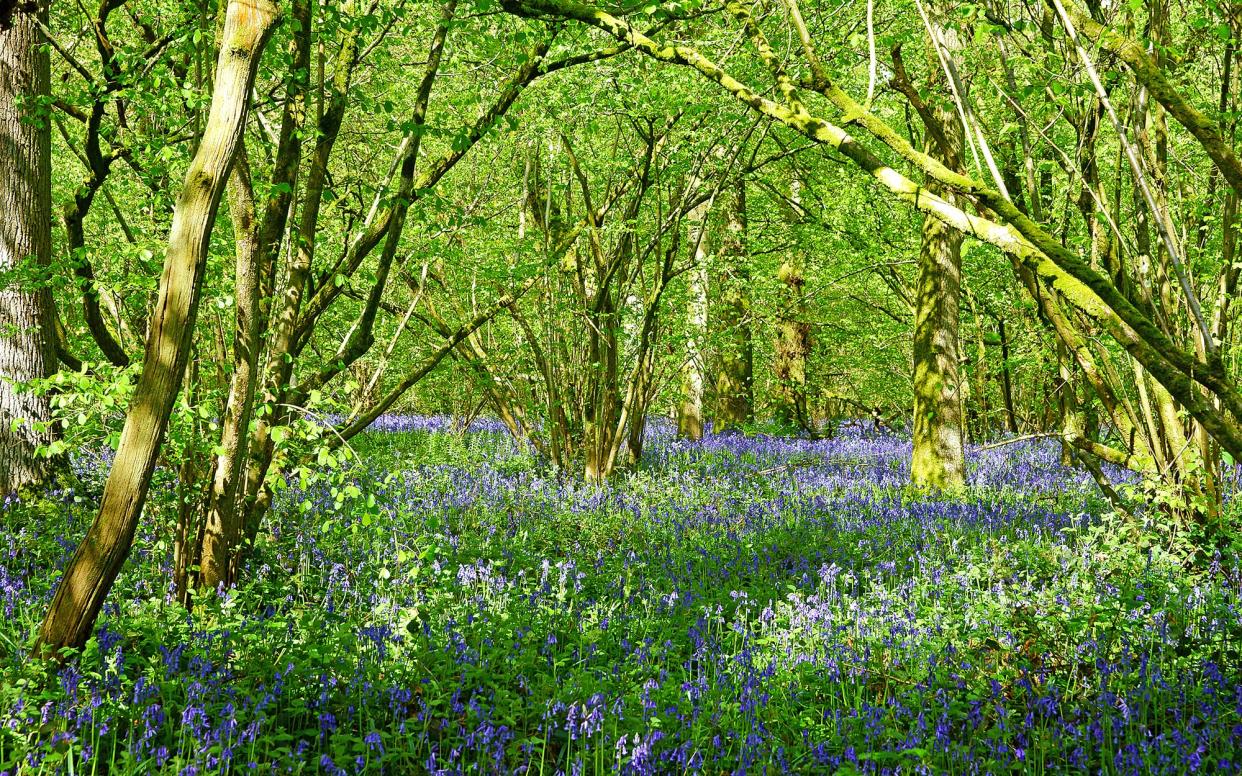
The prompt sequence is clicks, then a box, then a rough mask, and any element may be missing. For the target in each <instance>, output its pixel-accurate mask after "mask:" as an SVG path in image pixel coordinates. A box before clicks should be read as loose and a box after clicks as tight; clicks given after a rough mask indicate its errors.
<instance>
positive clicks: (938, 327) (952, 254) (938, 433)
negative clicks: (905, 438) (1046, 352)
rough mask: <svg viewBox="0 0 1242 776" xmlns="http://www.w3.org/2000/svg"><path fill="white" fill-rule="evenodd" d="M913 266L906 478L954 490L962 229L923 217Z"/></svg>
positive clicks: (961, 477)
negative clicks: (910, 440)
mask: <svg viewBox="0 0 1242 776" xmlns="http://www.w3.org/2000/svg"><path fill="white" fill-rule="evenodd" d="M928 187H929V188H930V189H933V191H934V193H936V194H939V195H941V196H945V197H946V198H947V199H950V200H951V198H952V194H951V193H950V192H948V191H945V190H944V189H943V188H940V187H939V186H937V185H936V184H934V183H929V184H928ZM936 189H939V190H936ZM918 266H919V277H918V288H917V289H916V292H915V302H914V309H915V313H914V456H913V458H912V460H911V465H910V478H911V480H912V481H913V483H914V485H916V486H918V487H925V488H932V489H936V490H954V489H958V488H961V487H962V486H963V485H964V483H965V462H964V459H963V453H962V405H961V402H960V401H959V400H958V392H959V390H960V385H959V382H960V376H959V374H958V360H957V350H958V306H959V302H960V296H961V287H962V233H961V232H959V231H957V230H956V229H954V228H952V227H950V226H946V225H945V224H944V223H942V222H941V221H938V220H936V219H934V218H932V217H930V216H925V217H924V218H923V237H922V244H921V246H920V247H919V265H918Z"/></svg>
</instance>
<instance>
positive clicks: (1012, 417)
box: [996, 317, 1018, 434]
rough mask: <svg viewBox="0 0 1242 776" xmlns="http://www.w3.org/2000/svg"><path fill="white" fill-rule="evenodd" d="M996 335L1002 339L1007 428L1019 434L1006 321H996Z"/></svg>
mask: <svg viewBox="0 0 1242 776" xmlns="http://www.w3.org/2000/svg"><path fill="white" fill-rule="evenodd" d="M996 334H997V336H998V337H1000V347H1001V371H1000V377H1001V396H1002V397H1003V398H1004V400H1005V427H1006V428H1007V429H1008V430H1009V431H1010V433H1013V434H1016V433H1018V413H1017V412H1015V411H1014V407H1013V372H1012V370H1013V367H1012V365H1010V363H1009V333H1008V332H1007V331H1006V330H1005V320H1004V319H1003V318H1000V317H998V318H997V319H996Z"/></svg>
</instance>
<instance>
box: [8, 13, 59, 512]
mask: <svg viewBox="0 0 1242 776" xmlns="http://www.w3.org/2000/svg"><path fill="white" fill-rule="evenodd" d="M11 13H12V18H11V20H10V21H11V25H6V24H5V23H4V20H3V19H0V275H3V274H9V273H13V277H12V278H11V279H9V280H8V281H7V282H6V283H5V284H4V285H3V286H0V497H3V496H5V495H7V494H9V493H12V492H14V491H18V490H22V489H24V488H27V487H30V486H33V485H37V484H39V483H40V482H42V481H43V480H44V479H46V478H47V476H48V474H49V472H50V470H51V463H50V461H49V460H48V459H47V458H39V457H36V450H37V448H38V447H39V446H40V445H46V444H48V443H49V442H51V441H52V439H53V432H52V430H51V427H50V421H51V415H52V410H51V404H50V402H49V400H48V399H49V397H48V396H46V395H44V396H36V395H34V394H33V393H30V392H29V391H27V390H24V389H23V388H21V387H19V385H18V384H20V383H24V382H27V381H29V380H33V379H37V378H41V377H47V376H48V375H50V374H51V373H52V372H53V371H55V369H56V338H55V323H54V317H53V309H52V296H51V292H50V291H49V290H48V289H46V288H39V287H38V285H37V284H38V283H39V282H40V280H39V278H37V277H35V276H37V275H38V274H39V271H40V270H41V268H43V267H45V266H46V265H47V263H48V261H49V260H50V258H51V252H52V233H51V219H52V194H51V191H52V189H51V186H52V163H51V134H50V127H51V125H50V124H49V118H48V116H46V115H44V116H36V117H33V118H32V116H31V115H30V108H31V106H36V107H38V106H39V105H40V103H39V98H45V97H46V96H47V95H48V94H49V90H50V65H49V60H48V55H47V51H46V49H45V48H44V47H43V46H42V45H41V44H42V41H41V37H42V36H41V35H40V34H39V31H38V23H37V18H36V17H35V16H34V15H33V14H32V13H30V12H27V11H22V10H17V11H12V12H11ZM38 13H40V14H42V15H44V17H46V14H47V11H46V10H43V11H40V12H38Z"/></svg>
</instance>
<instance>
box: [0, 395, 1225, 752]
mask: <svg viewBox="0 0 1242 776" xmlns="http://www.w3.org/2000/svg"><path fill="white" fill-rule="evenodd" d="M358 452H359V454H360V456H361V460H362V463H360V464H357V465H356V467H355V468H354V469H353V470H351V471H349V472H348V476H349V478H351V484H350V486H347V487H344V488H342V487H340V486H339V485H330V484H308V485H306V486H305V487H302V486H301V485H300V483H299V482H298V481H296V480H293V481H291V483H290V486H289V487H288V489H286V490H284V491H282V492H281V493H280V494H279V496H278V499H277V503H276V506H275V508H274V510H273V513H272V514H271V516H270V524H269V528H270V531H269V532H268V535H266V536H265V537H264V538H263V539H262V544H261V546H260V547H259V548H258V549H257V551H256V553H255V555H254V557H253V558H252V559H251V560H250V562H249V565H248V567H247V569H246V574H245V577H246V579H245V582H244V584H243V585H242V586H240V587H238V588H236V589H234V590H231V591H228V592H227V593H225V594H224V595H222V596H219V597H211V598H209V599H208V600H206V601H204V602H202V603H200V605H199V606H197V607H196V608H195V610H194V612H193V614H187V613H186V611H185V610H184V609H182V608H181V607H179V606H177V605H176V604H175V603H174V601H173V598H172V594H171V590H170V579H171V549H170V536H171V533H172V529H171V520H172V518H171V517H169V516H167V514H165V512H168V513H171V509H164V510H163V511H161V510H160V509H159V508H158V503H157V505H156V508H154V509H151V510H148V512H149V513H154V514H148V516H147V517H145V518H144V522H143V524H142V527H141V529H140V532H139V536H138V539H137V543H136V546H135V549H134V552H133V553H132V555H131V556H130V560H129V562H128V564H127V566H126V569H125V571H124V573H123V575H122V577H121V579H120V580H119V581H118V584H117V586H116V588H114V590H113V592H112V595H111V597H110V599H109V603H108V604H107V606H106V609H105V612H104V616H103V617H102V618H101V620H100V625H99V629H98V633H97V636H96V638H94V639H93V640H92V641H91V642H90V643H89V644H88V646H87V648H86V649H85V650H84V651H83V653H82V654H81V655H80V657H79V658H78V659H76V660H74V661H72V662H70V663H69V664H68V665H67V666H65V667H64V668H62V669H60V670H59V674H58V675H57V676H55V677H54V678H53V679H52V680H50V681H48V680H44V681H42V682H40V681H36V680H35V678H34V676H35V674H34V673H33V669H32V668H31V667H30V664H29V663H28V662H27V661H26V659H25V657H26V651H27V648H28V644H29V638H30V635H31V633H32V632H33V629H34V628H35V626H36V625H37V622H38V619H39V617H40V616H41V614H42V612H43V610H44V608H45V606H46V604H47V603H48V601H49V599H50V597H51V591H52V588H53V585H54V583H55V581H56V579H57V577H58V575H59V570H60V568H61V567H62V566H63V564H64V563H65V561H66V560H67V558H68V556H69V554H70V553H71V552H72V549H73V547H74V546H75V543H76V542H77V540H78V539H79V537H80V536H81V535H82V533H83V531H84V530H85V527H86V525H87V524H88V522H89V520H90V518H91V516H92V514H91V507H92V504H93V503H94V497H95V496H94V494H93V493H92V492H91V488H93V487H97V480H98V474H97V473H96V475H95V483H94V484H93V485H92V484H90V474H89V472H88V473H87V476H86V480H87V483H88V484H86V485H84V486H83V488H84V490H85V492H78V493H73V492H64V493H61V494H59V496H58V498H59V500H52V501H45V502H40V503H21V502H14V501H11V502H9V503H7V504H6V505H5V506H4V511H3V513H0V519H2V520H3V523H2V525H3V531H0V607H3V615H4V616H3V619H2V620H0V680H3V681H2V682H0V773H4V774H8V775H9V776H15V775H16V774H28V773H29V774H42V773H47V774H53V773H55V774H61V773H64V774H75V775H76V774H104V773H111V774H128V773H168V774H184V775H185V776H191V775H193V774H208V773H221V772H227V773H238V774H246V773H324V774H353V773H391V774H403V773H422V772H428V773H437V774H438V773H443V774H456V773H523V774H534V773H539V774H549V775H551V774H581V773H633V774H640V773H642V774H645V773H711V774H719V773H725V772H738V773H743V772H744V773H766V772H772V773H776V772H802V773H832V772H841V773H855V772H862V773H1009V772H1031V773H1041V772H1051V773H1064V772H1070V773H1100V772H1104V773H1136V774H1137V773H1144V774H1145V773H1185V772H1202V773H1227V772H1237V771H1239V770H1242V658H1240V651H1239V650H1240V646H1242V624H1240V622H1239V606H1240V599H1242V571H1240V568H1239V563H1238V560H1237V558H1234V557H1220V558H1217V559H1216V561H1215V562H1213V563H1212V564H1211V565H1210V568H1206V569H1202V570H1199V571H1196V572H1194V573H1191V572H1189V571H1187V570H1185V569H1184V568H1183V566H1182V565H1181V564H1179V563H1177V562H1175V561H1174V560H1172V558H1171V556H1169V555H1168V554H1167V553H1165V552H1164V551H1163V550H1162V548H1161V546H1160V543H1159V542H1149V541H1144V540H1141V539H1125V540H1118V539H1117V536H1118V531H1119V530H1120V529H1119V528H1118V523H1117V520H1118V519H1117V518H1114V517H1110V516H1109V509H1108V507H1107V505H1106V503H1105V502H1104V501H1103V500H1102V499H1101V498H1100V497H1099V496H1098V495H1097V493H1098V491H1097V489H1096V487H1095V485H1094V483H1093V481H1092V480H1091V479H1090V477H1089V476H1088V475H1086V474H1084V473H1082V472H1079V471H1075V470H1070V469H1066V468H1063V467H1062V466H1061V465H1060V463H1059V451H1058V449H1057V447H1056V445H1055V443H1048V442H1046V441H1040V440H1035V441H1030V442H1022V443H1017V444H1012V445H1007V446H1003V447H998V448H994V449H988V450H973V451H972V452H971V455H970V460H969V466H970V483H971V488H970V491H969V493H968V494H967V495H965V496H962V497H960V498H953V499H948V498H943V499H937V498H929V497H926V496H918V495H912V494H910V493H909V492H908V491H907V490H906V489H905V488H904V486H905V484H906V482H907V479H908V463H907V462H908V458H909V454H910V443H909V441H908V439H905V438H902V437H900V436H896V435H891V434H886V433H880V432H876V431H869V430H866V429H861V428H844V429H842V431H841V432H840V433H839V434H837V435H836V436H835V438H831V439H823V440H799V439H783V438H776V437H766V436H762V435H757V436H749V437H747V436H729V437H709V438H708V439H707V440H705V441H703V442H701V443H687V442H682V441H678V440H676V439H674V438H673V437H672V436H671V435H670V434H668V433H667V432H660V431H654V432H652V434H651V435H650V437H649V440H648V445H647V451H646V454H645V457H644V465H643V467H642V468H641V470H640V471H638V472H637V473H634V474H630V475H626V476H623V477H621V478H619V479H618V480H617V481H616V482H615V483H613V484H611V485H609V486H606V487H596V486H590V485H585V484H582V483H581V482H576V481H574V480H573V479H570V478H563V477H558V476H556V474H555V473H552V472H549V471H547V470H546V469H544V468H543V467H541V466H540V465H539V463H538V462H537V461H535V460H534V459H533V458H532V457H531V456H530V455H529V454H527V453H525V452H524V451H522V450H521V449H519V448H518V447H516V446H515V445H514V444H513V443H512V442H511V441H509V440H508V439H507V438H506V437H505V436H504V435H503V434H502V433H501V432H500V429H498V428H495V427H492V426H490V425H488V424H485V423H484V424H477V423H476V425H475V426H474V427H473V428H472V430H470V431H469V432H466V433H457V432H456V431H454V430H453V429H452V428H451V427H450V424H448V423H447V422H445V421H443V420H439V419H435V418H409V417H388V418H383V419H381V421H380V422H379V423H378V424H377V426H376V428H375V430H374V431H373V432H372V433H370V434H368V435H366V437H365V438H363V439H362V441H361V442H359V443H358ZM88 468H89V467H88ZM1112 476H1113V477H1114V478H1115V479H1117V481H1118V482H1119V483H1120V486H1121V487H1128V486H1126V484H1125V483H1124V479H1125V478H1124V477H1121V476H1120V475H1118V474H1116V473H1114V474H1113V475H1112ZM164 489H167V488H164Z"/></svg>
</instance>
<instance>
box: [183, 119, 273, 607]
mask: <svg viewBox="0 0 1242 776" xmlns="http://www.w3.org/2000/svg"><path fill="white" fill-rule="evenodd" d="M228 189H229V212H230V214H231V216H232V219H233V231H234V240H235V242H236V243H237V262H236V271H235V277H234V282H235V289H236V290H235V296H236V299H237V320H236V329H235V331H234V333H233V377H232V381H231V382H230V384H229V395H228V400H227V402H226V404H225V409H224V422H223V424H222V426H221V430H220V450H219V452H218V454H217V455H216V456H215V460H214V462H213V463H212V472H211V490H210V492H209V495H208V499H207V513H206V516H205V518H204V521H203V543H202V547H201V548H200V549H199V553H198V555H199V564H200V570H199V576H198V584H199V587H200V588H202V589H204V590H215V589H216V588H217V587H218V586H220V585H231V584H233V582H235V581H236V579H237V563H236V557H237V550H238V545H239V538H240V537H241V525H240V520H239V516H240V512H239V510H238V501H239V495H240V494H239V492H238V483H239V482H240V481H241V479H242V472H243V467H244V465H245V463H246V461H247V460H248V457H247V452H248V451H249V441H250V434H249V428H250V418H251V415H252V414H253V412H254V403H255V394H256V392H257V390H256V389H257V385H258V370H259V349H260V347H261V345H262V343H261V342H260V339H259V338H260V331H259V279H260V277H261V275H262V273H263V268H262V267H261V266H260V257H261V256H262V250H261V247H260V245H259V234H258V232H257V231H256V228H255V227H256V218H255V208H254V190H253V185H252V183H251V179H250V163H249V160H248V159H247V157H246V147H245V145H244V144H242V145H241V146H240V147H239V148H238V152H237V155H236V158H235V159H234V161H233V170H232V173H231V175H230V177H229V184H228Z"/></svg>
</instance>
